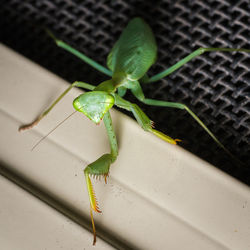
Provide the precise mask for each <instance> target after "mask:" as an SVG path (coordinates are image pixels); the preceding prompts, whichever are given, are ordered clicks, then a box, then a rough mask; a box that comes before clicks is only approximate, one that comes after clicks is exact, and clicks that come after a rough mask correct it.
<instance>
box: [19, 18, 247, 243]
mask: <svg viewBox="0 0 250 250" xmlns="http://www.w3.org/2000/svg"><path fill="white" fill-rule="evenodd" d="M47 32H48V34H49V35H50V36H51V37H52V38H53V39H54V41H55V42H56V44H57V45H58V46H59V47H61V48H63V49H65V50H66V51H68V52H70V53H72V54H74V55H75V56H77V57H79V58H80V59H82V60H83V61H84V62H85V63H87V64H89V65H91V66H92V67H93V68H95V69H97V70H98V71H100V72H102V73H104V74H105V75H107V76H109V77H110V78H111V79H110V80H106V81H104V82H102V83H100V84H99V85H98V86H93V85H91V84H88V83H86V82H82V81H76V82H74V83H73V84H72V85H70V86H69V87H68V88H67V89H66V90H65V91H64V92H63V93H62V94H61V95H60V96H59V97H58V98H57V99H56V100H55V101H54V103H52V105H51V106H50V107H49V108H48V109H47V110H46V111H44V112H43V113H42V114H41V115H40V116H39V117H38V118H37V119H36V120H35V121H33V122H32V123H30V124H28V125H24V126H22V127H20V128H19V131H21V130H26V129H30V128H32V127H33V126H35V125H36V124H37V123H39V121H40V120H41V119H42V118H43V117H45V116H46V115H47V114H48V113H49V112H50V111H51V110H52V109H53V107H54V106H55V105H56V104H57V103H58V102H59V101H60V100H61V99H62V98H63V97H64V96H65V95H66V94H67V93H68V92H69V91H70V90H71V89H72V88H73V87H79V88H83V89H87V90H90V91H89V92H86V93H84V94H81V95H80V96H78V97H77V98H76V99H75V100H74V101H73V106H74V108H75V110H76V111H79V112H82V113H83V114H84V115H85V116H87V117H88V118H89V119H90V120H91V121H93V122H94V123H96V124H99V123H100V122H101V121H102V120H103V121H104V124H105V127H106V130H107V135H108V139H109V143H110V148H111V149H110V153H107V154H104V155H102V156H101V157H100V158H98V159H97V160H96V161H94V162H92V163H91V164H89V165H88V166H87V167H86V168H85V169H84V176H85V179H86V184H87V190H88V195H89V201H90V217H91V222H92V228H93V237H94V239H93V245H94V244H95V243H96V229H95V223H94V218H93V211H95V212H98V213H100V212H101V211H100V209H99V207H98V204H97V200H96V196H95V192H94V189H93V185H92V183H91V179H90V177H91V176H93V177H103V178H104V180H105V183H106V182H107V177H108V175H109V169H110V165H111V164H112V163H114V162H115V160H116V158H117V155H118V146H117V140H116V135H115V132H114V129H113V126H112V120H111V116H110V113H109V109H111V108H112V107H113V106H114V105H115V106H117V107H120V108H122V109H126V110H128V111H130V112H132V114H133V115H134V117H135V119H136V121H137V122H138V123H139V125H140V126H141V127H142V128H143V129H144V130H145V131H148V132H151V133H153V134H154V135H156V136H157V137H159V138H161V139H162V140H164V141H166V142H168V143H171V144H176V143H177V142H178V141H180V140H179V139H172V138H171V137H169V136H167V135H165V134H163V133H162V132H160V131H158V130H156V129H154V126H153V122H152V121H151V120H150V119H149V117H148V116H147V115H146V114H145V113H144V112H143V111H142V110H141V109H140V108H139V107H138V106H137V105H136V104H134V103H131V102H129V101H126V100H125V99H124V98H123V96H124V95H125V93H126V91H127V90H130V91H131V92H132V93H133V95H134V96H135V97H136V98H137V99H138V100H139V101H141V102H143V103H145V104H148V105H154V106H161V107H169V108H176V109H184V110H186V111H187V112H188V113H189V114H190V115H191V116H192V117H193V118H194V119H195V120H196V121H197V122H198V123H199V124H200V126H201V127H203V129H204V130H205V131H206V132H207V133H208V134H209V135H210V136H211V137H212V139H213V140H214V141H215V142H216V143H217V144H218V146H220V147H221V148H222V149H223V150H224V151H226V152H227V153H228V154H229V155H230V156H232V155H231V153H230V152H229V151H228V150H227V149H226V148H225V147H224V146H223V144H222V143H221V142H220V141H219V140H218V139H217V138H216V137H215V136H214V134H213V133H212V132H211V131H210V130H209V129H208V128H207V127H206V126H205V124H204V123H203V122H202V121H201V120H200V119H199V118H198V116H197V115H196V114H195V113H194V112H192V111H191V110H190V109H189V108H188V107H187V106H186V105H184V104H182V103H176V102H166V101H160V100H154V99H148V98H146V97H145V96H144V93H143V91H142V88H141V84H145V83H152V82H156V81H159V80H160V79H162V78H163V77H165V76H167V75H169V74H171V73H173V72H174V71H176V70H177V69H179V68H180V67H182V66H183V65H184V64H185V63H187V62H188V61H190V60H192V59H193V58H195V57H197V56H199V55H201V54H203V53H205V52H211V51H221V52H233V51H241V52H250V50H247V49H233V48H199V49H197V50H195V51H194V52H193V53H191V54H189V55H188V56H186V57H185V58H183V59H182V60H180V61H179V62H177V63H176V64H174V65H173V66H172V67H170V68H168V69H166V70H164V71H162V72H160V73H158V74H156V75H154V76H152V77H148V75H147V71H148V70H149V68H150V67H151V66H152V65H153V64H154V63H155V61H156V57H157V45H156V41H155V38H154V35H153V33H152V30H151V28H150V27H149V25H148V24H147V23H145V21H144V20H142V19H141V18H138V17H137V18H134V19H132V20H131V21H130V22H129V23H128V25H127V27H126V28H125V29H124V31H123V32H122V34H121V36H120V38H119V39H118V41H117V42H116V43H115V45H114V47H113V48H112V50H111V52H110V53H109V55H108V57H107V67H108V68H105V67H103V66H102V65H100V64H98V63H97V62H95V61H94V60H92V59H90V58H89V57H87V56H86V55H84V54H82V53H80V52H79V51H77V50H76V49H74V48H72V47H71V46H69V45H68V44H66V43H64V42H63V41H61V40H58V39H57V38H56V37H55V36H54V35H53V34H52V33H51V32H50V31H47ZM232 157H233V156H232Z"/></svg>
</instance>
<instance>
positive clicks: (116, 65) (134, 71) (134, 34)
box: [107, 18, 157, 80]
mask: <svg viewBox="0 0 250 250" xmlns="http://www.w3.org/2000/svg"><path fill="white" fill-rule="evenodd" d="M156 54H157V45H156V42H155V38H154V35H153V33H152V30H151V28H150V27H149V26H148V25H147V24H146V23H145V22H144V21H143V20H142V19H141V18H134V19H132V20H131V21H130V22H129V23H128V26H127V27H126V28H125V29H124V31H123V32H122V34H121V36H120V38H119V40H118V41H117V42H116V43H115V45H114V47H113V48H112V50H111V52H110V53H109V55H108V58H107V66H108V68H109V69H110V70H111V71H113V72H114V74H113V77H115V75H124V74H125V76H126V77H127V78H128V79H130V80H138V79H140V78H141V77H143V76H144V74H145V73H146V72H147V71H148V69H149V68H150V66H151V65H152V64H153V63H154V62H155V60H156Z"/></svg>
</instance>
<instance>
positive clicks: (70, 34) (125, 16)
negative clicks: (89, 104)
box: [0, 0, 250, 184]
mask: <svg viewBox="0 0 250 250" xmlns="http://www.w3.org/2000/svg"><path fill="white" fill-rule="evenodd" d="M232 2H234V3H233V4H232V3H231V2H230V1H224V0H217V1H212V0H210V1H198V0H196V1H170V0H166V1H157V0H155V1H128V0H126V1H125V0H124V1H121V0H114V1H101V0H96V1H94V0H85V1H77V0H75V1H74V0H53V1H49V0H40V1H35V0H33V1H32V0H29V1H24V0H5V1H4V0H2V1H1V8H0V20H1V21H0V35H1V41H3V42H4V43H5V44H6V45H8V46H9V47H11V48H13V49H14V50H16V51H18V52H20V53H21V54H23V55H25V56H26V57H28V58H30V59H31V60H33V61H35V62H37V63H39V64H40V65H42V66H44V67H45V68H47V69H49V70H51V71H53V72H54V73H56V74H58V75H60V76H61V77H63V78H65V79H66V80H68V81H69V82H73V81H75V80H83V81H86V82H89V83H92V84H98V83H100V82H101V81H103V80H105V79H107V77H106V76H104V75H102V74H101V73H98V72H97V71H96V70H93V69H92V68H91V67H90V66H88V65H86V64H84V63H82V62H81V61H80V60H79V59H76V58H75V57H74V56H72V55H70V54H69V53H67V52H65V51H63V50H62V49H60V48H58V47H56V46H55V44H54V42H53V41H52V40H51V39H50V38H49V37H48V36H47V35H46V34H45V33H44V31H43V30H42V29H41V28H40V27H42V26H44V27H48V28H49V29H50V30H51V31H52V32H53V33H54V34H56V36H57V37H59V38H60V39H62V40H64V41H65V42H67V43H69V44H70V45H72V46H73V47H75V48H77V49H78V50H80V51H82V52H84V53H85V54H86V55H87V56H89V57H91V58H93V59H94V60H96V61H98V62H99V63H101V64H105V61H106V56H107V54H108V52H109V51H110V49H111V48H112V46H113V44H114V42H115V41H116V40H117V38H118V37H119V35H120V33H121V31H122V29H123V28H124V27H125V26H126V24H127V23H128V21H129V20H130V19H131V18H132V17H135V16H141V17H143V18H144V19H145V20H146V21H147V22H148V23H149V25H150V26H151V27H152V29H153V31H154V34H155V36H156V39H157V43H158V48H159V54H158V61H157V63H156V65H155V66H154V67H152V68H151V69H150V72H149V74H150V75H153V74H155V73H157V72H159V71H160V70H163V69H165V68H167V67H169V66H170V65H172V64H174V63H175V62H177V61H178V60H180V59H181V58H182V57H184V56H186V55H188V54H189V53H190V52H192V51H194V50H195V49H197V48H199V47H235V48H243V47H244V48H248V49H249V48H250V41H249V34H250V32H249V29H250V22H249V20H250V16H249V15H250V14H249V13H250V5H249V0H239V1H232ZM235 2H236V3H235ZM249 65H250V54H246V53H233V54H232V53H209V54H205V55H202V56H201V57H199V58H197V59H196V60H193V61H192V62H189V63H188V64H186V65H185V66H184V67H183V68H182V69H180V70H178V71H177V72H175V73H173V74H172V75H171V76H169V77H167V78H165V79H164V80H161V81H159V82H157V83H153V84H151V85H145V86H143V89H144V91H145V95H146V96H147V97H149V98H155V99H160V100H168V101H176V102H182V103H185V104H187V105H188V106H189V107H190V108H191V109H192V110H193V111H194V112H195V113H196V114H198V115H199V117H200V118H201V120H202V121H204V123H205V124H206V125H207V126H208V127H209V128H210V129H211V130H212V131H213V133H214V134H215V135H216V136H217V137H218V138H219V139H220V140H221V142H222V143H223V144H224V145H225V146H226V147H227V148H228V149H229V150H230V151H231V152H232V153H233V154H235V155H236V156H237V157H238V158H239V159H240V160H242V161H243V162H245V163H246V164H247V166H249V165H250V159H249V153H250V72H249ZM27 91H28V90H27ZM126 98H127V99H129V100H132V101H135V99H134V98H133V97H132V96H131V95H130V94H127V96H126ZM140 106H141V107H142V108H143V110H144V111H145V112H146V113H147V114H148V115H149V117H150V118H151V119H152V120H154V121H155V122H156V128H158V129H160V130H162V131H163V132H165V133H167V134H168V135H170V136H172V137H174V138H180V139H182V140H183V141H182V143H181V144H180V145H181V146H183V147H184V148H186V149H187V150H189V151H191V152H193V153H194V154H196V155H198V156H200V157H202V158H203V159H205V160H207V161H209V162H210V163H212V164H214V165H216V166H218V167H219V168H220V169H222V170H224V171H226V172H228V173H229V174H231V175H233V176H235V177H236V178H238V179H240V180H241V181H243V182H245V183H248V184H250V177H249V176H250V174H249V172H248V171H245V170H244V169H243V168H241V167H239V166H237V165H235V164H233V163H232V161H231V159H230V158H229V157H228V156H227V155H226V154H225V153H224V152H223V151H222V150H221V149H220V148H218V146H217V145H216V144H215V143H214V141H213V140H212V139H211V138H210V137H209V136H208V135H207V134H206V133H205V132H204V131H203V129H201V128H200V126H199V125H198V124H197V123H196V122H195V121H194V120H193V119H192V118H191V117H190V116H189V115H188V114H187V113H185V111H181V110H171V109H168V108H159V107H149V106H146V105H140ZM153 153H154V152H153V151H152V154H153Z"/></svg>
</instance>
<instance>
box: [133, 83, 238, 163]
mask: <svg viewBox="0 0 250 250" xmlns="http://www.w3.org/2000/svg"><path fill="white" fill-rule="evenodd" d="M131 91H132V93H133V94H134V96H135V97H136V98H137V99H138V100H140V101H141V102H143V103H145V104H148V105H152V106H160V107H168V108H176V109H184V110H186V111H187V112H188V113H189V114H190V115H191V116H192V117H193V118H194V119H195V120H196V121H197V122H198V123H199V125H200V126H201V127H202V128H203V129H204V130H205V131H206V132H207V133H208V134H209V135H210V136H211V137H212V139H213V140H214V141H215V142H216V143H217V145H218V146H220V147H221V148H222V149H223V150H224V151H225V152H226V153H227V154H228V155H229V156H230V157H231V158H233V159H234V160H236V161H239V160H238V159H237V158H236V157H235V156H234V155H232V154H231V153H230V151H229V150H228V149H227V148H225V146H224V145H223V144H222V143H221V142H220V141H219V140H218V139H217V138H216V137H215V135H214V134H213V133H212V132H211V131H210V130H209V129H208V127H207V126H206V125H205V124H204V123H203V122H202V121H201V120H200V118H199V117H198V116H197V115H196V114H195V113H194V112H193V111H192V110H191V109H189V108H188V107H187V106H186V105H185V104H182V103H177V102H166V101H160V100H154V99H148V98H145V96H144V93H143V91H142V89H141V86H140V85H139V84H136V83H135V85H134V87H133V89H131Z"/></svg>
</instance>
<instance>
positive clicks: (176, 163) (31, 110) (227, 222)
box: [0, 46, 250, 250]
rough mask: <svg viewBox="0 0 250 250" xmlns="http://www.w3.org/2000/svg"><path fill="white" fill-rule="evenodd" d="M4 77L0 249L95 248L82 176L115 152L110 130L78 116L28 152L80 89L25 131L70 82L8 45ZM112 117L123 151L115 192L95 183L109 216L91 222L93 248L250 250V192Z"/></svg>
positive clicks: (2, 51) (0, 56)
mask: <svg viewBox="0 0 250 250" xmlns="http://www.w3.org/2000/svg"><path fill="white" fill-rule="evenodd" d="M83 66H84V65H83ZM66 68H67V66H66V65H65V69H62V70H67V69H66ZM0 75H1V78H0V81H1V84H0V119H1V122H0V131H1V132H0V134H1V138H0V159H1V166H2V167H1V168H0V171H1V173H2V177H0V202H1V205H0V225H1V226H0V248H1V249H5V250H8V249H11V250H15V249H18V250H20V249H21V250H22V249H25V250H29V249H53V250H54V249H93V247H92V234H91V232H89V231H88V230H87V229H86V228H89V229H90V226H91V225H90V221H89V201H88V196H87V191H86V187H85V181H84V177H83V172H82V170H83V169H84V168H85V166H86V165H87V164H88V163H90V162H92V161H94V160H95V159H97V157H99V156H100V155H101V154H103V153H105V152H108V151H109V143H108V140H107V136H106V133H105V129H104V127H103V125H100V126H95V125H94V124H93V123H92V122H90V121H89V120H88V119H87V118H85V117H84V116H83V115H81V114H80V113H79V114H76V115H74V116H73V117H72V118H70V119H69V120H68V121H66V122H65V123H64V124H63V125H61V126H60V127H59V128H58V129H57V130H56V131H55V132H54V133H52V134H51V135H50V136H49V137H48V138H47V139H46V140H45V141H44V142H43V143H41V144H40V145H39V147H38V148H36V149H35V150H34V151H32V152H31V148H32V146H33V145H34V144H35V143H36V142H37V141H38V140H39V139H40V138H41V137H42V136H43V135H44V134H46V133H47V132H48V131H50V130H51V128H53V127H54V126H55V125H56V124H58V123H59V122H60V121H62V120H63V119H64V118H65V117H66V116H67V115H68V114H70V113H71V112H72V111H73V107H72V100H73V99H74V98H75V97H76V96H77V95H78V94H79V93H80V90H78V89H74V90H72V91H71V92H70V93H69V94H68V95H67V96H66V97H65V99H64V100H63V101H62V102H61V103H60V104H58V105H57V106H56V108H55V109H54V110H53V111H51V113H50V114H49V115H48V117H46V118H45V119H44V120H42V122H41V123H40V124H39V125H38V126H37V127H36V128H34V129H32V130H30V131H25V132H23V133H19V132H18V127H19V126H20V125H21V124H24V123H27V122H30V121H32V120H33V119H34V118H35V117H37V116H38V115H39V114H40V112H41V111H43V110H44V109H45V108H46V107H48V105H49V104H50V103H51V102H52V101H53V100H54V99H55V98H56V97H57V96H58V95H59V94H60V93H61V92H62V91H63V90H64V89H65V88H66V87H67V86H68V83H66V82H65V81H63V80H62V79H60V78H59V77H57V76H55V75H53V74H52V73H50V72H48V71H46V70H44V69H43V68H41V67H39V66H38V65H35V64H34V63H32V62H30V61H29V60H27V59H25V58H23V57H22V56H20V55H18V54H16V53H15V52H13V51H11V50H9V49H8V48H6V47H4V46H0ZM76 80H84V79H76ZM111 115H112V118H113V123H114V126H115V129H116V132H117V137H118V140H119V149H120V150H119V157H118V159H117V161H116V162H115V164H113V165H112V167H111V173H110V174H111V177H110V178H109V181H108V184H107V185H105V184H104V182H103V181H102V182H98V181H97V182H95V183H94V185H95V188H96V193H97V198H98V200H99V204H100V208H101V210H102V211H103V213H102V214H101V215H98V214H95V215H94V216H95V221H96V224H97V232H98V234H99V236H100V237H101V238H102V239H101V238H100V237H98V239H97V247H96V249H112V248H113V247H114V248H120V249H122V248H123V249H129V248H131V249H171V250H174V249H186V250H187V249H192V250H195V249H197V250H198V249H199V250H200V249H203V250H206V249H237V250H240V249H242V250H246V249H250V237H249V235H250V224H249V218H250V190H249V188H248V187H246V186H245V185H243V184H241V183H239V182H238V181H236V180H234V179H233V178H231V177H229V176H228V175H226V174H224V173H222V172H220V171H219V170H217V169H215V168H214V167H213V166H211V165H209V164H208V163H206V162H204V161H202V160H200V159H198V158H197V157H195V156H193V155H191V154H190V153H188V152H186V151H184V150H183V149H181V148H180V147H178V146H173V145H169V144H167V143H165V142H163V141H161V140H160V139H158V138H156V137H154V136H153V135H151V134H149V133H146V132H144V131H143V130H142V129H141V128H140V127H139V126H138V124H137V123H136V122H135V121H133V120H132V119H130V118H128V117H126V116H125V115H123V114H121V113H118V112H116V111H112V113H111ZM197 143H198V142H197ZM14 183H15V184H18V185H15V184H14ZM27 190H28V191H29V192H27ZM32 194H33V195H32ZM38 198H39V199H38ZM52 207H53V208H52ZM54 208H55V209H54ZM59 211H60V212H59Z"/></svg>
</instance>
